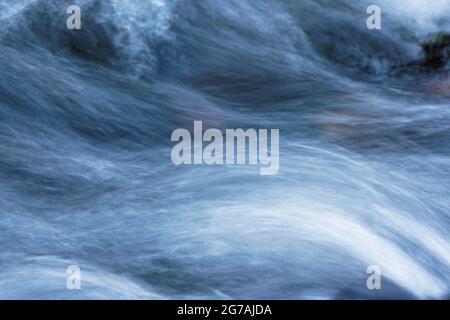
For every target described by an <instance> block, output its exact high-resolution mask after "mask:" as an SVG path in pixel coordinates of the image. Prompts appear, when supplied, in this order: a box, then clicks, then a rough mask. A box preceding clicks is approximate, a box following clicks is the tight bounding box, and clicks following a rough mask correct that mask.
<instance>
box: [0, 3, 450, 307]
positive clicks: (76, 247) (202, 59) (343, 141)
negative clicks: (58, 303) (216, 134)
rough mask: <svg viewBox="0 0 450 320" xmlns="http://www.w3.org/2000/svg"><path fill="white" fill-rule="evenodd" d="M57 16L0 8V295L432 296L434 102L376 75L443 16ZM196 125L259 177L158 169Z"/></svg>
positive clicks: (29, 6)
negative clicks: (238, 132)
mask: <svg viewBox="0 0 450 320" xmlns="http://www.w3.org/2000/svg"><path fill="white" fill-rule="evenodd" d="M77 3H78V4H80V6H81V8H82V29H81V30H79V31H69V30H67V28H66V18H67V15H66V6H67V1H62V0H0V22H1V25H0V215H1V216H0V268H1V269H0V298H27V299H34V298H44V299H47V298H48V299H51V298H58V299H73V298H75V299H78V298H88V299H108V298H118V299H127V298H138V299H172V298H178V299H180V298H181V299H185V298H198V299H203V298H215V299H221V298H232V299H247V298H253V299H261V298H273V299H281V298H284V299H300V298H305V299H310V298H311V299H349V298H363V299H371V298H375V299H377V298H406V299H408V298H436V299H446V298H449V296H450V282H449V280H450V235H449V230H450V215H449V214H450V211H449V210H450V197H449V196H450V191H449V189H450V108H449V107H450V103H449V101H450V94H449V93H450V84H449V82H446V81H448V79H445V76H443V75H420V74H415V75H404V76H402V77H393V76H392V75H391V72H390V71H389V70H390V68H391V66H392V65H395V64H401V63H406V62H408V61H412V60H414V59H418V58H420V54H421V53H420V46H419V45H418V43H419V41H420V40H421V39H423V38H424V37H425V36H426V35H427V34H428V33H429V32H433V31H439V30H447V31H450V1H449V0H434V1H433V5H429V1H425V0H423V1H422V0H415V1H408V4H405V1H402V0H389V1H387V0H385V1H384V0H380V1H375V0H374V1H350V0H334V1H331V0H330V1H325V0H314V1H313V0H254V1H250V0H220V1H218V0H193V1H188V0H172V1H170V0H166V1H164V0H153V1H149V0H146V1H144V0H142V1H139V0H102V1H88V0H83V1H77ZM373 3H374V4H378V5H380V6H381V8H382V19H383V20H382V30H373V31H371V30H368V29H367V27H366V19H367V17H368V15H367V13H366V9H367V7H368V6H369V5H370V4H373ZM194 120H202V121H203V123H204V127H215V128H220V129H225V128H279V129H280V171H279V173H278V175H275V176H260V175H259V174H258V172H259V168H257V167H254V166H175V165H174V164H173V163H172V162H171V159H170V153H171V148H172V147H173V143H172V142H171V141H170V135H171V132H172V131H173V130H175V129H177V128H189V129H191V130H192V126H193V121H194ZM73 264H75V265H78V266H79V267H80V268H81V270H82V290H67V289H66V268H67V267H68V266H69V265H73ZM369 265H377V266H379V267H380V269H381V272H382V290H374V291H370V290H368V289H367V287H366V280H367V277H368V274H366V269H367V267H368V266H369Z"/></svg>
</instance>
